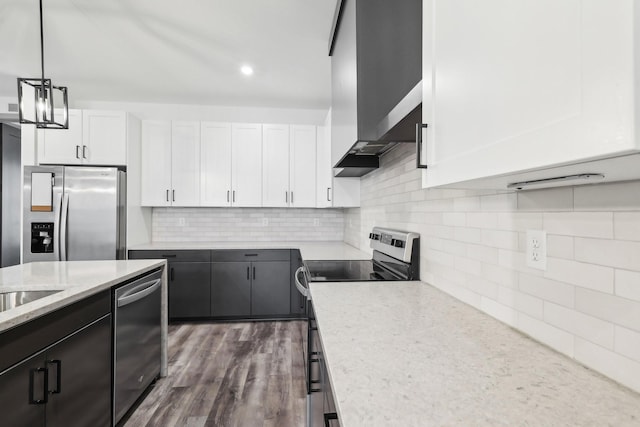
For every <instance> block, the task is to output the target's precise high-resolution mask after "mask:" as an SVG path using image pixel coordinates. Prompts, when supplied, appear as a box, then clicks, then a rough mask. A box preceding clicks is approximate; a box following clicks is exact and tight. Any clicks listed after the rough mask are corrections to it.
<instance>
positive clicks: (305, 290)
mask: <svg viewBox="0 0 640 427" xmlns="http://www.w3.org/2000/svg"><path fill="white" fill-rule="evenodd" d="M300 273H302V275H303V276H304V266H303V267H298V269H297V270H296V272H295V273H294V274H293V277H294V279H295V282H296V288H298V292H300V293H301V294H302V295H303V296H305V297H306V298H307V300H310V299H311V295H310V294H309V289H308V288H307V287H306V286H304V285H303V284H302V283H301V282H300V279H299V277H300Z"/></svg>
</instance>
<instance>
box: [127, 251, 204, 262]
mask: <svg viewBox="0 0 640 427" xmlns="http://www.w3.org/2000/svg"><path fill="white" fill-rule="evenodd" d="M129 259H166V260H167V261H169V262H185V261H193V262H197V261H200V262H209V261H211V251H208V250H178V251H176V250H170V251H162V250H150V251H146V250H145V251H135V250H134V251H129Z"/></svg>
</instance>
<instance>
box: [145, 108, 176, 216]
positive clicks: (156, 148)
mask: <svg viewBox="0 0 640 427" xmlns="http://www.w3.org/2000/svg"><path fill="white" fill-rule="evenodd" d="M141 172H142V177H141V205H142V206H170V205H171V197H170V193H171V122H169V121H159V120H144V121H143V122H142V164H141Z"/></svg>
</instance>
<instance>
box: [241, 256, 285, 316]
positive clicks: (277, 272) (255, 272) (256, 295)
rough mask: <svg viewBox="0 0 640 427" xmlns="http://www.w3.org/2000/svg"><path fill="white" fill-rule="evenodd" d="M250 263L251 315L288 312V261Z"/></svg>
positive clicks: (271, 314)
mask: <svg viewBox="0 0 640 427" xmlns="http://www.w3.org/2000/svg"><path fill="white" fill-rule="evenodd" d="M251 264H252V266H251V270H252V276H251V278H252V280H253V282H252V283H251V315H252V316H277V315H282V314H287V313H289V310H290V307H289V301H290V294H291V280H290V276H289V274H290V267H291V265H290V263H289V261H263V262H254V263H251Z"/></svg>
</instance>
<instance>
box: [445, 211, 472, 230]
mask: <svg viewBox="0 0 640 427" xmlns="http://www.w3.org/2000/svg"><path fill="white" fill-rule="evenodd" d="M442 224H444V225H448V226H456V227H464V226H465V225H466V224H467V215H466V214H465V213H462V212H444V213H443V214H442Z"/></svg>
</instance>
